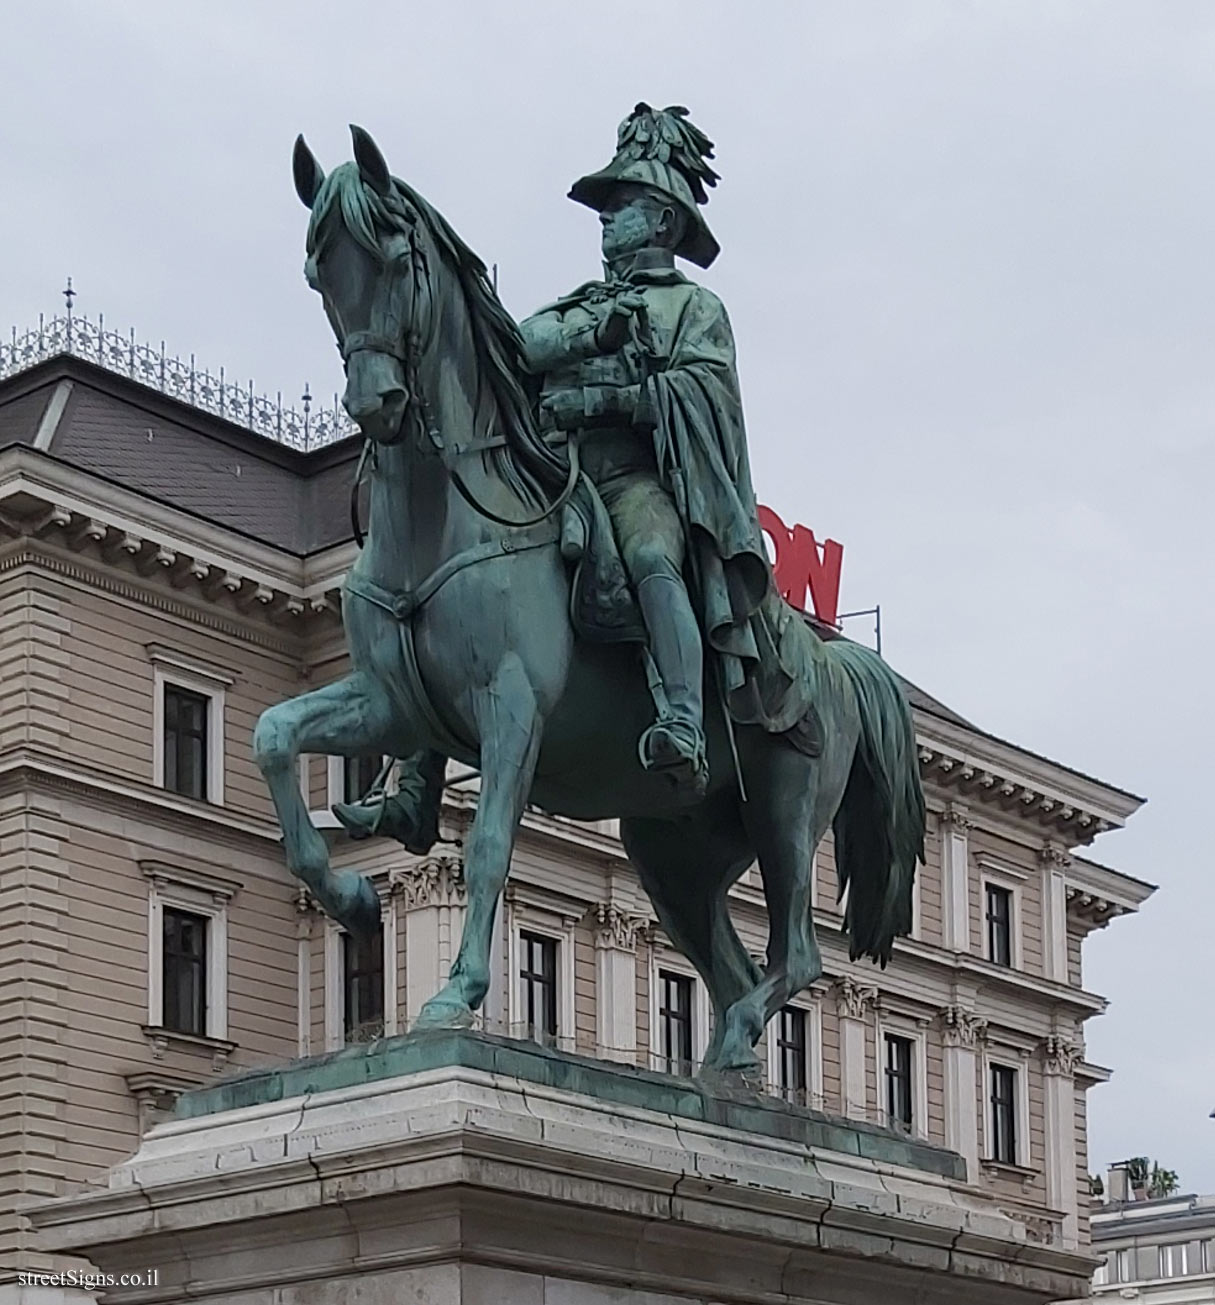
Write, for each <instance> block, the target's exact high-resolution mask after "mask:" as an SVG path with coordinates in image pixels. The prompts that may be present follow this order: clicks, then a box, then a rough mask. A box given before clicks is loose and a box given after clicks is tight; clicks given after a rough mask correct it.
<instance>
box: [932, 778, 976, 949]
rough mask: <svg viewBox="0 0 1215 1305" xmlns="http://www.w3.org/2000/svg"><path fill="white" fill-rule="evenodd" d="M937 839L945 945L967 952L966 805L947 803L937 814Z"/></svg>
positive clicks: (967, 859)
mask: <svg viewBox="0 0 1215 1305" xmlns="http://www.w3.org/2000/svg"><path fill="white" fill-rule="evenodd" d="M939 828H940V838H941V911H942V913H943V915H944V920H943V925H944V935H945V946H946V947H947V948H948V949H949V950H950V951H955V952H969V951H970V845H969V838H968V835H969V832H970V829H971V823H970V820H969V818H968V817H967V813H966V808H965V807H963V806H959V805H958V804H957V803H950V804H949V805H948V806H947V807H946V808H945V810H944V811H943V812H942V813H941V815H940V817H939Z"/></svg>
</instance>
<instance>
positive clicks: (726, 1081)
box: [700, 1051, 764, 1091]
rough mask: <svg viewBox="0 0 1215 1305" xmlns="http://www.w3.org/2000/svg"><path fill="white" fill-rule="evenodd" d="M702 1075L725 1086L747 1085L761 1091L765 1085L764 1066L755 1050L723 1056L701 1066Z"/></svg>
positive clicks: (707, 1081)
mask: <svg viewBox="0 0 1215 1305" xmlns="http://www.w3.org/2000/svg"><path fill="white" fill-rule="evenodd" d="M700 1077H701V1078H702V1079H703V1080H704V1081H705V1082H706V1083H710V1084H712V1083H720V1084H721V1085H722V1086H723V1087H731V1088H739V1087H745V1088H748V1089H752V1090H755V1091H759V1090H761V1089H762V1088H763V1085H764V1067H763V1064H762V1062H761V1061H760V1059H759V1057H758V1056H757V1055H756V1054H755V1053H754V1052H753V1051H746V1052H742V1053H739V1054H737V1055H732V1056H722V1057H720V1058H718V1059H717V1060H715V1061H713V1062H709V1061H706V1062H705V1063H704V1065H702V1066H701V1070H700Z"/></svg>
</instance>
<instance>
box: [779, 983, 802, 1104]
mask: <svg viewBox="0 0 1215 1305" xmlns="http://www.w3.org/2000/svg"><path fill="white" fill-rule="evenodd" d="M775 1033H776V1090H777V1093H778V1094H779V1095H780V1096H782V1097H784V1099H785V1100H786V1101H798V1102H802V1103H803V1104H804V1103H805V1100H806V1012H805V1011H804V1010H801V1009H799V1008H798V1007H796V1006H785V1007H783V1008H782V1009H781V1012H780V1014H779V1015H777V1017H776V1030H775Z"/></svg>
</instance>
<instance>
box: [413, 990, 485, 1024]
mask: <svg viewBox="0 0 1215 1305" xmlns="http://www.w3.org/2000/svg"><path fill="white" fill-rule="evenodd" d="M473 1018H474V1016H473V1013H472V1011H471V1010H470V1009H469V1006H468V1004H467V1003H466V1002H462V1001H458V1000H456V999H454V998H451V997H442V996H438V997H432V998H431V999H430V1000H429V1001H428V1002H427V1003H426V1004H425V1005H424V1006H423V1007H422V1009H421V1010H420V1011H419V1012H418V1018H417V1019H416V1020H415V1021H414V1025H413V1027H414V1029H415V1031H416V1030H419V1029H471V1028H472V1026H473Z"/></svg>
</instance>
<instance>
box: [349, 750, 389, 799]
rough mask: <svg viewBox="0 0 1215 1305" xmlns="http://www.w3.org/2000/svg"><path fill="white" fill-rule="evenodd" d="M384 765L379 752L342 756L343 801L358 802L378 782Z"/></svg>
mask: <svg viewBox="0 0 1215 1305" xmlns="http://www.w3.org/2000/svg"><path fill="white" fill-rule="evenodd" d="M383 766H384V758H383V757H381V756H379V755H378V754H374V753H373V754H371V755H367V756H362V757H343V758H342V801H343V802H358V801H359V799H360V798H362V797H363V795H364V794H365V793H366V792H367V790H368V789H369V788H370V787H371V786H372V784H374V783H375V782H376V780H377V779H378V778H379V776H380V771H381V769H382V768H383Z"/></svg>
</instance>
